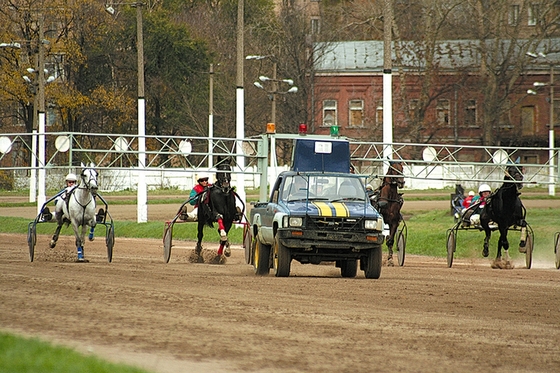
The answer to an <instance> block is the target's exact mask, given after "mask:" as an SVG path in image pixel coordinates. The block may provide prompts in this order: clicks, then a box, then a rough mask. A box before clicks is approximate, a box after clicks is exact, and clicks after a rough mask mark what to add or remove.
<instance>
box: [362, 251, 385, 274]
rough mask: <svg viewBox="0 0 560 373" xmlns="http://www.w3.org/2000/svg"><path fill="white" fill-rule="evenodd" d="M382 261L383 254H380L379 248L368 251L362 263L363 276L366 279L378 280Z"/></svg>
mask: <svg viewBox="0 0 560 373" xmlns="http://www.w3.org/2000/svg"><path fill="white" fill-rule="evenodd" d="M382 261H383V253H382V252H381V247H374V248H372V249H370V250H368V252H367V256H366V258H365V263H364V275H365V276H366V278H374V279H378V278H379V276H380V275H381V264H382Z"/></svg>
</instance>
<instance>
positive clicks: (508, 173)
mask: <svg viewBox="0 0 560 373" xmlns="http://www.w3.org/2000/svg"><path fill="white" fill-rule="evenodd" d="M512 167H513V168H515V172H513V173H512V172H509V171H508V169H509V168H510V167H508V168H506V177H509V179H510V180H511V181H515V182H516V183H515V184H513V185H515V187H516V188H517V189H521V188H523V184H522V183H517V182H518V181H523V173H522V172H521V171H520V170H519V168H518V167H517V166H512ZM512 174H513V175H521V179H520V180H517V179H516V178H515V177H514V176H513V175H512Z"/></svg>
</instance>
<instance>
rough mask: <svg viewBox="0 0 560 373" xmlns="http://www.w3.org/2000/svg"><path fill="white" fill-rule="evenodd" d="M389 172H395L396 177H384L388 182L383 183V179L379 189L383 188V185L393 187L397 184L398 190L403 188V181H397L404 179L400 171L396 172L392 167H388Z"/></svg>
mask: <svg viewBox="0 0 560 373" xmlns="http://www.w3.org/2000/svg"><path fill="white" fill-rule="evenodd" d="M389 170H394V171H395V172H397V174H396V175H389V174H387V175H385V178H389V179H390V181H385V178H384V179H383V184H382V185H381V188H383V187H384V186H385V185H395V184H397V187H398V188H402V187H404V180H399V179H401V178H404V176H403V173H402V171H401V170H397V169H396V168H395V167H394V166H393V165H389ZM397 175H398V176H399V177H392V176H397Z"/></svg>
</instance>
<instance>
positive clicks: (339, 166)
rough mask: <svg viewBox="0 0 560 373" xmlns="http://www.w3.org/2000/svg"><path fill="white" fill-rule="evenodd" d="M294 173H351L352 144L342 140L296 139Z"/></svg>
mask: <svg viewBox="0 0 560 373" xmlns="http://www.w3.org/2000/svg"><path fill="white" fill-rule="evenodd" d="M292 171H297V172H304V171H322V172H343V173H349V172H350V143H349V142H348V141H347V140H342V139H309V138H307V139H303V138H302V139H296V141H295V145H294V152H293V163H292Z"/></svg>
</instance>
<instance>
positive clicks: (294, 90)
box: [246, 56, 298, 161]
mask: <svg viewBox="0 0 560 373" xmlns="http://www.w3.org/2000/svg"><path fill="white" fill-rule="evenodd" d="M248 57H262V58H266V57H267V56H247V57H246V58H247V59H249V58H248ZM262 58H253V59H262ZM277 69H278V67H277V64H276V62H273V64H272V78H269V77H268V76H265V75H261V76H259V80H260V81H261V82H263V83H265V82H270V83H271V84H272V89H270V90H267V89H266V88H265V87H264V86H263V85H262V84H261V83H260V82H255V83H253V84H254V85H255V87H257V88H259V89H262V90H264V91H265V92H267V93H268V94H269V95H270V98H271V101H272V108H271V115H270V120H271V123H273V124H274V125H276V95H284V94H288V93H297V91H298V87H296V86H294V81H293V80H292V79H277V78H276V72H277ZM278 83H286V84H288V85H290V86H292V87H291V88H290V89H288V90H287V91H280V90H279V87H278ZM271 161H272V160H271Z"/></svg>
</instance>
